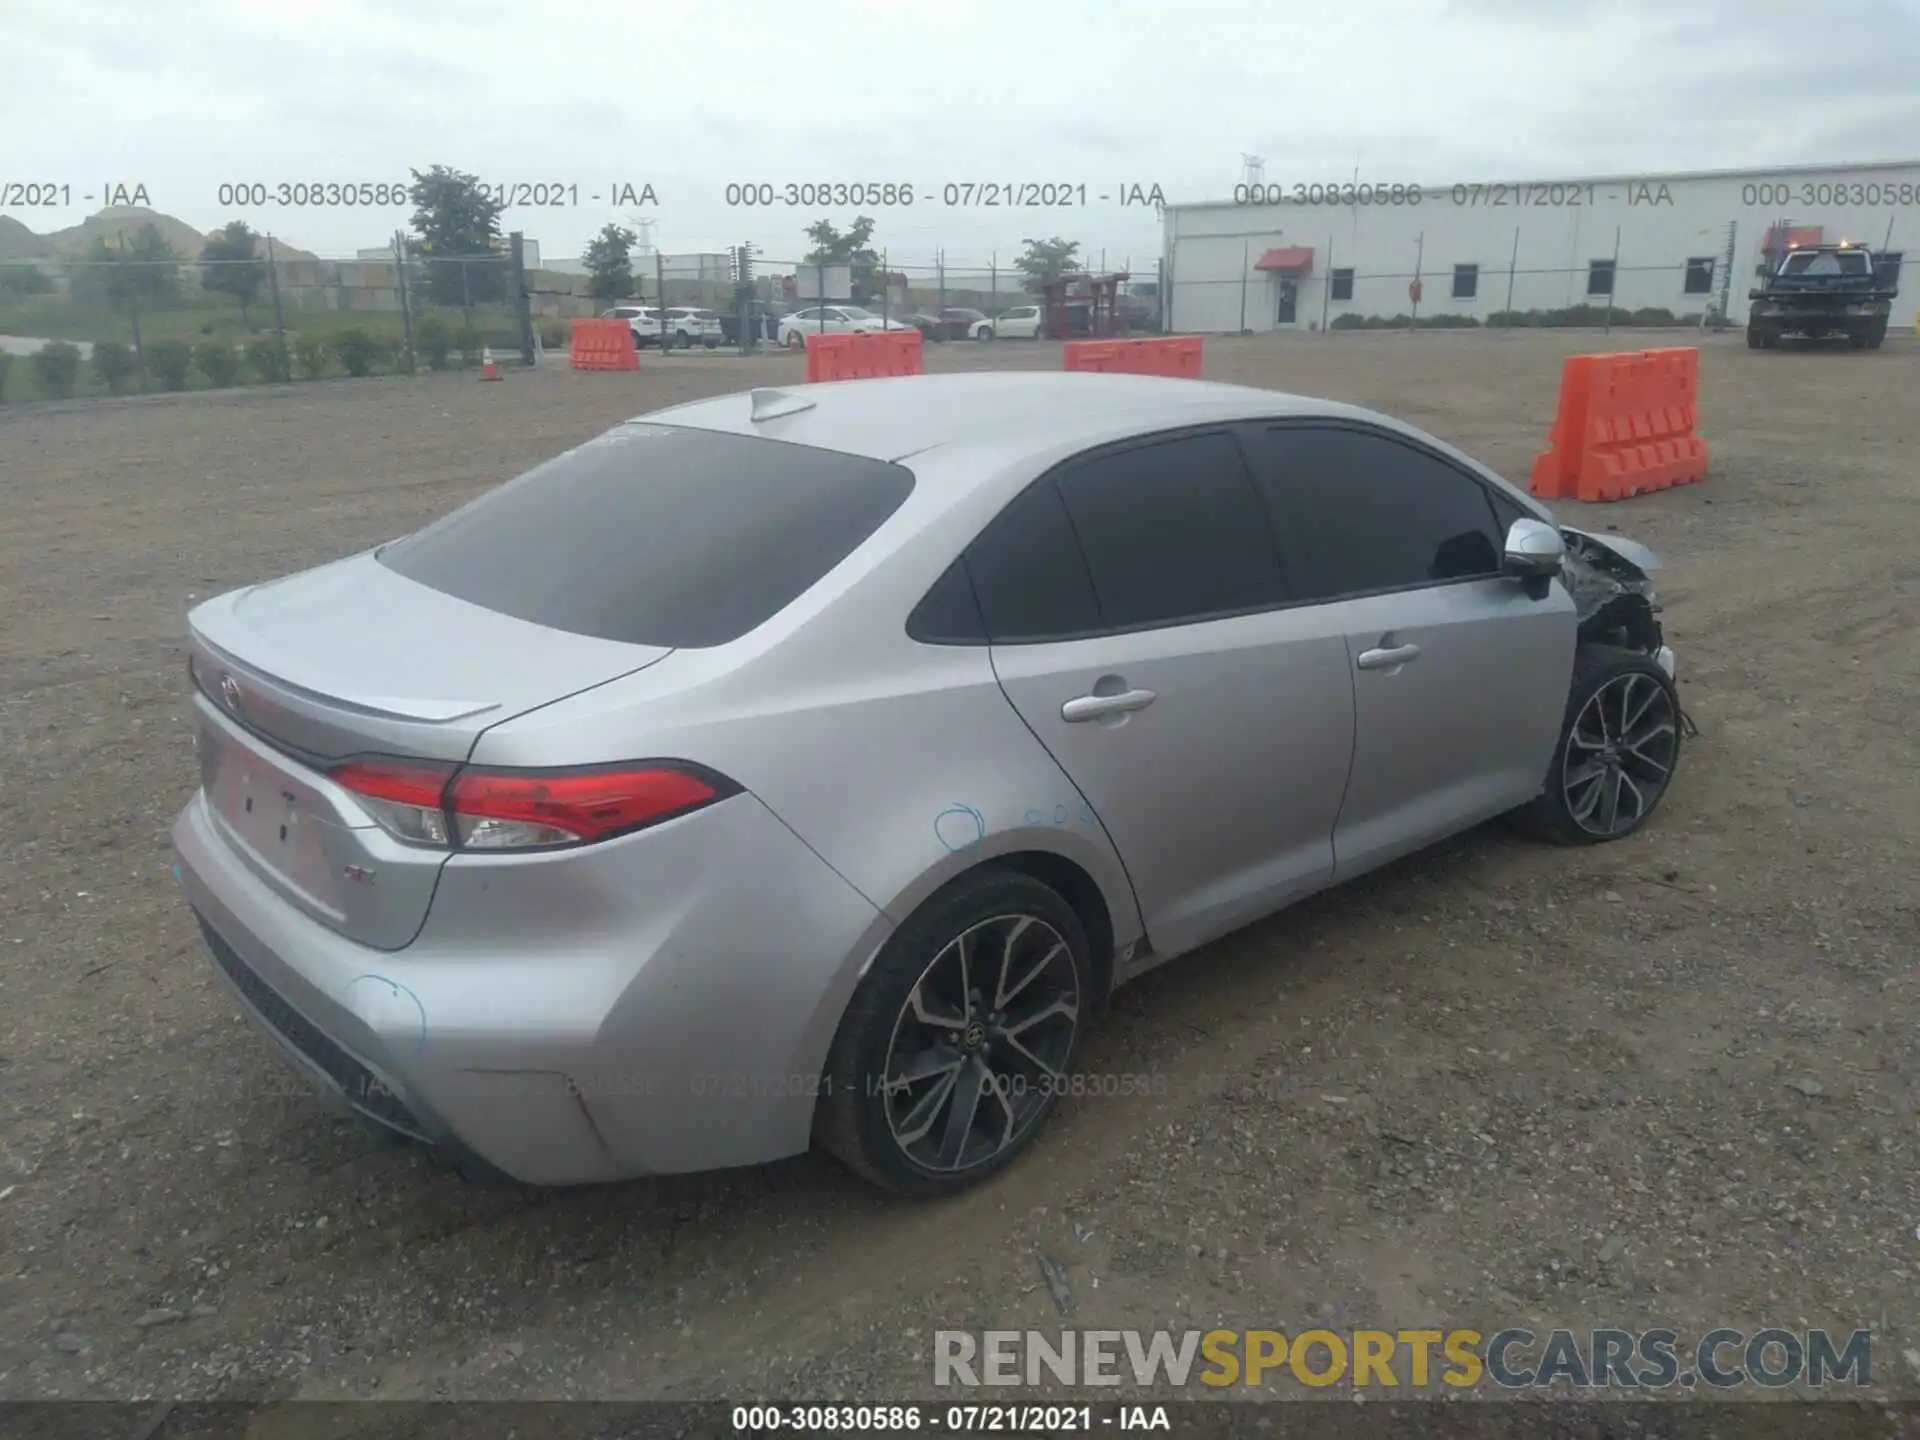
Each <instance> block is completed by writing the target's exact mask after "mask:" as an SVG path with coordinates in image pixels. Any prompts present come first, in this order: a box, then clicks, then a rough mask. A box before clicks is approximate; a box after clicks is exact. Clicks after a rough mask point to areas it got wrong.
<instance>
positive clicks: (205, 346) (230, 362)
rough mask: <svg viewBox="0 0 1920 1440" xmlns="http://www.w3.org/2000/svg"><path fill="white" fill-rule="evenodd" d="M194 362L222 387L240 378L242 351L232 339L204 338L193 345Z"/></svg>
mask: <svg viewBox="0 0 1920 1440" xmlns="http://www.w3.org/2000/svg"><path fill="white" fill-rule="evenodd" d="M193 363H194V364H196V365H198V366H199V367H200V373H201V374H202V375H204V376H206V377H207V379H209V380H211V381H212V382H213V383H214V384H215V385H216V386H218V387H220V388H221V389H225V388H226V387H227V386H229V385H231V384H233V383H234V382H235V381H237V380H238V379H239V378H240V352H239V351H238V350H236V349H234V347H233V342H232V341H231V340H202V341H201V342H200V343H199V344H198V345H196V346H194V347H193Z"/></svg>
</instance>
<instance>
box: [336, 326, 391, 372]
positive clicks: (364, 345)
mask: <svg viewBox="0 0 1920 1440" xmlns="http://www.w3.org/2000/svg"><path fill="white" fill-rule="evenodd" d="M391 350H392V347H391V346H389V345H388V344H386V342H384V341H383V340H381V339H380V338H379V337H378V336H376V335H373V334H371V333H370V332H368V331H367V330H366V329H364V328H363V327H361V326H359V325H355V326H354V327H353V328H352V329H350V330H342V331H341V332H340V333H339V334H338V335H335V336H334V337H333V353H334V354H336V355H338V356H339V357H340V364H341V365H342V366H343V367H345V369H346V372H347V374H349V375H352V376H355V377H356V378H357V377H359V376H362V375H371V374H372V373H373V372H374V369H375V368H376V367H377V366H379V365H380V364H381V363H382V362H383V361H385V360H386V359H388V358H389V355H390V353H391Z"/></svg>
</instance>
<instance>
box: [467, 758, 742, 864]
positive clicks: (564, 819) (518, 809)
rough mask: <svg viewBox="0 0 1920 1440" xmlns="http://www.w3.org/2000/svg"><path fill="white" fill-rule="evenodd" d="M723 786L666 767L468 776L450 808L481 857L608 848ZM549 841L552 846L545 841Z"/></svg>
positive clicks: (713, 794)
mask: <svg viewBox="0 0 1920 1440" xmlns="http://www.w3.org/2000/svg"><path fill="white" fill-rule="evenodd" d="M720 793H721V791H720V789H719V787H718V786H717V785H714V784H710V783H709V782H708V781H706V780H703V779H701V778H700V777H698V776H696V775H690V774H688V773H687V772H685V771H683V770H675V769H669V768H666V767H649V768H646V769H635V770H628V769H610V770H574V771H564V770H549V771H541V770H468V771H465V772H463V773H462V774H461V775H460V777H459V778H458V779H456V780H455V781H454V782H453V788H452V790H451V791H449V792H448V795H447V808H448V809H450V810H451V811H452V812H453V815H454V819H455V820H456V822H458V824H459V827H460V838H461V841H462V843H463V844H466V845H471V846H473V847H475V848H479V849H514V848H524V847H525V846H528V845H554V844H561V845H564V844H570V843H575V842H579V841H589V840H604V839H606V838H607V837H608V836H610V835H618V834H620V833H622V832H623V831H627V830H636V829H638V828H639V827H640V826H642V825H649V824H652V823H654V822H655V821H658V820H664V819H666V818H667V817H669V816H671V815H677V814H679V813H680V812H681V811H683V810H691V809H693V808H694V807H695V806H698V805H704V804H706V803H707V802H708V801H709V800H713V799H716V798H718V797H719V795H720ZM541 834H544V835H546V836H548V837H549V838H537V836H539V835H541Z"/></svg>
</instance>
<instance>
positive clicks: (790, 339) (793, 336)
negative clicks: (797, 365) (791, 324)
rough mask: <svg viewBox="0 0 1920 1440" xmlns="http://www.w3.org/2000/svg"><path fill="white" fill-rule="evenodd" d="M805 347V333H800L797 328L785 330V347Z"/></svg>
mask: <svg viewBox="0 0 1920 1440" xmlns="http://www.w3.org/2000/svg"><path fill="white" fill-rule="evenodd" d="M806 348H807V337H806V336H805V335H802V334H801V333H800V332H799V331H798V330H789V331H788V332H787V349H789V350H804V349H806Z"/></svg>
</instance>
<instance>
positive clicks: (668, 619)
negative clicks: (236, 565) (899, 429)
mask: <svg viewBox="0 0 1920 1440" xmlns="http://www.w3.org/2000/svg"><path fill="white" fill-rule="evenodd" d="M912 490H913V473H912V472H911V471H910V470H907V469H905V468H904V467H902V466H899V465H891V464H888V463H886V462H885V461H880V460H869V459H865V458H863V457H860V456H856V455H842V454H839V453H836V452H835V451H831V450H820V449H815V448H812V447H809V446H805V445H788V444H783V443H781V442H780V441H777V440H762V439H759V438H758V437H753V436H743V435H721V434H715V433H713V432H710V431H705V430H686V429H678V428H674V427H669V426H664V425H646V424H628V425H623V426H621V427H619V428H618V429H616V430H612V431H610V432H608V433H607V434H605V435H603V436H601V437H599V438H598V439H596V440H590V441H588V442H587V443H586V444H584V445H581V446H577V447H576V448H574V449H572V450H569V451H567V452H566V453H565V454H563V455H561V456H559V457H558V458H557V459H554V460H550V461H548V462H547V463H546V464H545V465H542V466H540V467H539V468H538V469H536V470H531V471H529V472H528V473H527V474H525V475H522V476H521V477H520V478H519V479H517V480H512V481H509V482H508V483H507V484H505V485H502V486H500V487H499V488H498V489H497V490H491V491H489V492H488V493H487V494H485V495H482V496H481V497H480V498H479V499H478V500H475V501H473V502H471V503H470V504H468V505H466V506H464V507H462V508H461V509H459V510H456V511H454V512H453V513H452V514H450V515H447V516H445V517H444V518H442V519H440V520H438V521H435V522H434V523H433V524H431V525H429V526H428V527H427V528H426V529H424V530H420V531H417V532H416V533H414V534H413V535H410V536H408V537H407V538H406V539H404V540H399V541H396V542H395V543H394V544H392V545H389V546H387V547H386V548H385V549H383V550H381V551H380V552H379V560H380V563H381V564H383V565H385V566H386V567H387V568H388V569H390V570H394V571H397V572H398V573H400V574H402V575H404V576H406V577H407V578H408V579H409V580H413V581H416V582H418V583H419V584H422V585H426V586H428V587H430V588H432V589H434V590H438V591H440V592H442V593H443V594H447V595H451V596H453V597H454V598H456V599H459V600H465V601H467V602H468V603H469V604H473V605H480V606H484V607H485V608H487V609H489V610H493V611H497V612H498V613H500V614H503V615H511V616H512V617H513V618H515V619H516V620H527V621H531V622H532V623H533V624H536V625H545V626H547V627H549V628H551V629H554V630H565V631H568V632H571V633H573V634H576V635H591V636H593V637H595V638H596V639H601V640H618V641H622V642H625V643H628V644H639V645H664V646H671V647H675V648H678V647H682V646H684V647H687V648H690V649H699V648H702V647H705V646H710V645H724V644H726V643H727V642H728V641H730V640H736V639H738V638H739V637H740V636H742V635H745V634H746V633H747V632H748V631H749V630H753V629H755V628H756V627H758V626H759V625H761V624H763V623H764V622H765V621H767V620H770V619H771V618H773V616H774V615H776V614H777V613H779V612H780V611H781V610H783V609H785V608H786V607H787V606H788V605H789V604H791V603H792V602H793V601H795V600H797V599H799V598H800V596H801V595H802V594H803V593H805V592H806V591H807V590H809V589H811V588H812V587H813V585H814V584H815V583H816V582H818V581H819V580H820V579H821V578H822V577H823V576H825V575H826V574H827V572H829V571H830V570H832V569H833V568H834V567H835V566H837V565H839V563H840V562H841V561H842V560H844V559H846V558H847V556H849V555H851V554H852V553H853V551H854V550H855V549H856V548H857V547H858V546H859V545H860V544H861V543H862V542H864V541H865V540H866V539H867V537H868V536H870V535H871V534H873V532H874V531H875V530H877V529H879V528H880V526H881V524H882V523H883V522H884V521H885V520H886V519H887V517H888V516H890V515H892V514H893V513H894V511H896V510H898V509H899V508H900V505H901V503H902V502H903V501H904V500H905V499H906V498H907V496H908V495H909V494H910V493H911V492H912Z"/></svg>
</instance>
